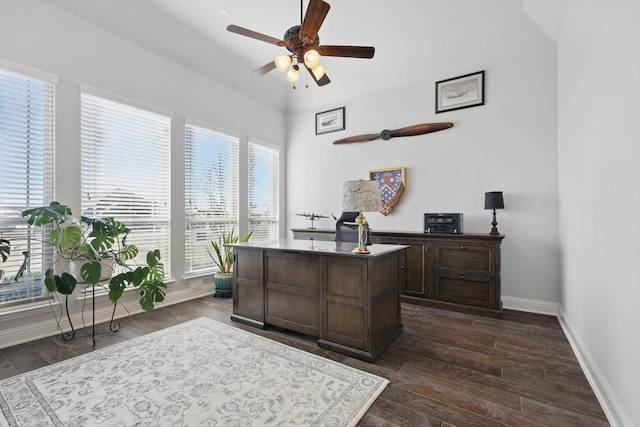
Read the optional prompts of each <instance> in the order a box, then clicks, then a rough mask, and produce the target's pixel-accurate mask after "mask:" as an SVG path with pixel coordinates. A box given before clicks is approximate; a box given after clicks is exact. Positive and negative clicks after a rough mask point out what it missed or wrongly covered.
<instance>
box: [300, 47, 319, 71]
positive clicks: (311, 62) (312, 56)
mask: <svg viewBox="0 0 640 427" xmlns="http://www.w3.org/2000/svg"><path fill="white" fill-rule="evenodd" d="M318 64H320V54H319V53H318V51H317V50H315V49H311V50H308V51H307V52H306V53H305V54H304V65H306V66H307V67H309V68H315V67H317V66H318Z"/></svg>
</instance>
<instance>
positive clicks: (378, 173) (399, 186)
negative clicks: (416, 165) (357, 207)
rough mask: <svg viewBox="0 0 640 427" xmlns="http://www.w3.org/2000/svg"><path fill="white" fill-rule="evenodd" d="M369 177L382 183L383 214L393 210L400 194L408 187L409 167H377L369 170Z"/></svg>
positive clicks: (385, 214)
mask: <svg viewBox="0 0 640 427" xmlns="http://www.w3.org/2000/svg"><path fill="white" fill-rule="evenodd" d="M369 179H370V180H372V181H377V182H378V184H379V185H380V197H381V198H382V211H381V212H382V214H383V215H384V216H387V215H389V214H390V213H391V212H393V209H394V206H395V205H396V204H397V203H398V201H400V196H402V193H403V192H404V190H405V189H406V188H407V168H405V167H397V168H390V169H375V170H370V171H369Z"/></svg>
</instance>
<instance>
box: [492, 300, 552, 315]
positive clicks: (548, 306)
mask: <svg viewBox="0 0 640 427" xmlns="http://www.w3.org/2000/svg"><path fill="white" fill-rule="evenodd" d="M502 308H506V309H509V310H518V311H526V312H528V313H538V314H547V315H550V316H556V317H557V316H559V314H560V304H558V303H557V302H549V301H538V300H533V299H526V298H518V297H507V296H503V297H502Z"/></svg>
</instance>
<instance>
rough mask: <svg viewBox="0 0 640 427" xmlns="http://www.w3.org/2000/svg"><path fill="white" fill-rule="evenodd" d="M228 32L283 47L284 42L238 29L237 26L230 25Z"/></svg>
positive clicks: (245, 29) (244, 29) (251, 31)
mask: <svg viewBox="0 0 640 427" xmlns="http://www.w3.org/2000/svg"><path fill="white" fill-rule="evenodd" d="M227 31H229V32H232V33H236V34H240V35H241V36H246V37H251V38H252V39H256V40H260V41H263V42H267V43H271V44H275V45H277V46H283V45H284V42H283V41H282V40H278V39H277V38H275V37H271V36H266V35H264V34H261V33H257V32H255V31H253V30H249V29H247V28H242V27H238V26H237V25H229V26H228V27H227Z"/></svg>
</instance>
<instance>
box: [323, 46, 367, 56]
mask: <svg viewBox="0 0 640 427" xmlns="http://www.w3.org/2000/svg"><path fill="white" fill-rule="evenodd" d="M317 50H318V53H319V54H320V55H322V56H344V57H348V58H366V59H371V58H373V55H374V54H375V53H376V48H375V47H371V46H331V45H323V46H318V48H317Z"/></svg>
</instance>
